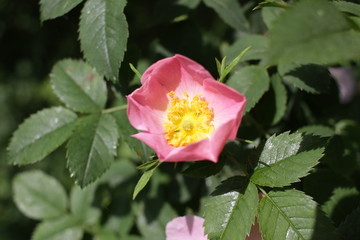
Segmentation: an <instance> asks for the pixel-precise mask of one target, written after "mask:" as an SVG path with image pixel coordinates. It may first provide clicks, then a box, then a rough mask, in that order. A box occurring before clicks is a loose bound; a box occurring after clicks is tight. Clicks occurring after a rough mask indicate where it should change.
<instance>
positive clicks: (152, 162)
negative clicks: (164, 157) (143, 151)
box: [136, 159, 159, 171]
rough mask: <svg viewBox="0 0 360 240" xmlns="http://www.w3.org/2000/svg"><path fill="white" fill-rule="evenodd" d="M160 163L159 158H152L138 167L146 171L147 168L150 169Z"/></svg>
mask: <svg viewBox="0 0 360 240" xmlns="http://www.w3.org/2000/svg"><path fill="white" fill-rule="evenodd" d="M158 164H159V160H158V159H155V160H150V161H147V162H144V163H143V164H141V165H139V166H137V167H136V169H137V170H142V171H146V170H149V169H151V168H154V167H157V165H158Z"/></svg>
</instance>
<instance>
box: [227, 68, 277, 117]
mask: <svg viewBox="0 0 360 240" xmlns="http://www.w3.org/2000/svg"><path fill="white" fill-rule="evenodd" d="M226 83H227V85H229V86H230V87H232V88H234V89H236V90H237V91H239V92H240V93H242V94H244V95H245V97H246V101H247V102H246V108H245V112H249V111H250V110H251V109H252V108H253V107H254V106H255V104H256V103H257V102H258V101H259V100H260V98H261V97H262V96H263V95H264V93H265V92H266V91H267V90H268V89H269V85H270V79H269V75H268V73H267V71H266V70H265V69H264V68H263V67H260V66H248V67H244V68H241V69H240V70H239V71H237V72H235V73H234V74H233V75H232V76H231V77H230V78H229V80H228V81H227V82H226Z"/></svg>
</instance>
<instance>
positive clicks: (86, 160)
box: [67, 114, 118, 187]
mask: <svg viewBox="0 0 360 240" xmlns="http://www.w3.org/2000/svg"><path fill="white" fill-rule="evenodd" d="M117 141H118V132H117V128H116V123H115V119H114V118H113V117H112V115H110V114H103V115H101V114H92V115H89V116H86V117H83V118H82V119H81V120H80V121H79V122H78V125H77V127H76V129H75V132H74V134H73V135H72V136H71V138H70V141H69V142H68V145H67V167H68V168H69V170H70V173H71V176H72V177H74V178H75V181H76V182H77V183H78V184H79V185H80V186H81V187H84V186H86V185H88V184H89V183H91V182H93V181H95V179H97V178H98V177H100V176H101V175H102V174H103V173H104V172H105V170H106V169H107V168H108V167H109V166H110V165H111V163H112V162H113V160H114V156H115V155H116V148H117Z"/></svg>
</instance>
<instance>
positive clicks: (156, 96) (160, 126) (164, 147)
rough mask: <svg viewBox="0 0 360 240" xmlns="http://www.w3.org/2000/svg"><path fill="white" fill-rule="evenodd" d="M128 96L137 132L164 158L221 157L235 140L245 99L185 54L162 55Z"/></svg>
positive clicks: (161, 159) (212, 158)
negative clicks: (224, 148) (226, 147)
mask: <svg viewBox="0 0 360 240" xmlns="http://www.w3.org/2000/svg"><path fill="white" fill-rule="evenodd" d="M141 83H142V86H141V87H140V88H139V89H137V90H135V91H134V92H133V93H131V94H130V95H129V96H127V100H128V110H127V113H128V117H129V121H130V123H131V124H132V125H133V126H134V127H135V128H136V129H138V130H140V131H141V132H140V133H138V134H135V135H133V136H134V137H135V138H137V139H139V140H141V141H143V142H144V143H146V144H147V145H149V146H150V147H151V148H153V149H154V151H155V152H156V154H157V156H158V158H159V160H160V161H162V162H179V161H198V160H210V161H213V162H217V161H218V157H219V155H220V152H221V151H222V149H223V147H224V145H225V143H226V141H227V140H234V139H235V138H236V133H237V130H238V128H239V125H240V122H241V118H242V113H243V111H244V107H245V102H246V99H245V97H244V96H243V95H241V94H240V93H238V92H237V91H235V90H233V89H232V88H230V87H228V86H226V85H225V84H223V83H220V82H218V81H216V80H215V79H214V78H213V77H212V76H211V75H210V73H209V72H208V71H207V70H205V69H204V68H203V67H202V66H201V65H200V64H198V63H196V62H194V61H192V60H191V59H189V58H187V57H184V56H182V55H175V56H174V57H170V58H165V59H162V60H160V61H158V62H156V63H155V64H153V65H152V66H150V67H149V68H148V69H147V70H146V71H145V73H144V74H143V76H142V78H141Z"/></svg>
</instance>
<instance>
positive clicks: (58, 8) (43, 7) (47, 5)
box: [40, 0, 83, 21]
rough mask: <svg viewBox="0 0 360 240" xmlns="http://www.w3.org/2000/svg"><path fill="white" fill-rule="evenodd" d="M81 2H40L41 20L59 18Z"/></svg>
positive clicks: (64, 0)
mask: <svg viewBox="0 0 360 240" xmlns="http://www.w3.org/2000/svg"><path fill="white" fill-rule="evenodd" d="M82 1H83V0H40V16H41V20H42V21H45V20H49V19H53V18H57V17H60V16H62V15H64V14H66V13H67V12H69V11H70V10H71V9H73V8H74V7H76V6H77V5H78V4H79V3H81V2H82Z"/></svg>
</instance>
